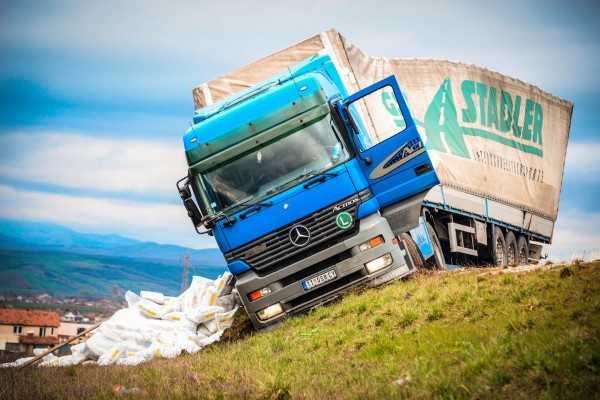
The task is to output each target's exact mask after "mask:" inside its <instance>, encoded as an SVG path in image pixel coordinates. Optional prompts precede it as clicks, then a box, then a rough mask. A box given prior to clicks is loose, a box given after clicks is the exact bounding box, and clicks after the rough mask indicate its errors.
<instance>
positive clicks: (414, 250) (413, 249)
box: [400, 233, 425, 271]
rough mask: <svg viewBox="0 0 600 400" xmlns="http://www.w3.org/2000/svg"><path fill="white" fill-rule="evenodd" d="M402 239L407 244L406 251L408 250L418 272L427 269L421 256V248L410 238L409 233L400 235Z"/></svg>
mask: <svg viewBox="0 0 600 400" xmlns="http://www.w3.org/2000/svg"><path fill="white" fill-rule="evenodd" d="M400 239H401V240H403V241H404V243H406V249H407V250H408V253H409V254H410V258H412V260H413V263H414V264H415V269H416V270H417V271H418V270H420V269H422V268H425V260H424V259H423V256H422V255H421V250H419V246H417V244H416V243H415V241H414V239H413V238H412V236H410V235H409V234H408V233H403V234H402V235H400Z"/></svg>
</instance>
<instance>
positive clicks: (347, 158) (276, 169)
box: [177, 56, 439, 329]
mask: <svg viewBox="0 0 600 400" xmlns="http://www.w3.org/2000/svg"><path fill="white" fill-rule="evenodd" d="M367 103H368V104H369V107H368V110H369V111H368V112H367V111H366V110H367V107H365V104H367ZM374 104H375V106H374ZM377 107H379V108H381V110H382V111H385V112H382V113H381V116H378V115H373V113H374V111H373V110H377ZM375 112H376V111H375ZM183 141H184V147H185V154H186V159H187V163H188V166H189V169H188V175H187V176H186V177H185V178H183V179H182V180H180V181H179V182H178V184H177V186H178V189H179V192H180V195H181V198H182V200H183V202H184V205H185V207H186V209H187V211H188V215H189V216H190V218H191V219H192V222H193V224H194V227H195V229H196V230H197V231H198V232H199V233H207V234H211V235H214V237H215V239H216V241H217V244H218V246H219V248H220V250H221V251H222V252H223V255H224V257H225V260H226V261H227V265H228V268H229V270H230V271H231V273H232V274H233V275H234V276H235V278H236V288H237V290H238V293H239V295H240V297H241V300H242V303H243V305H244V307H245V309H246V311H247V312H248V315H249V317H250V319H251V321H252V323H253V325H254V327H255V328H257V329H263V328H266V327H268V326H270V325H272V324H274V323H277V322H279V321H280V320H281V319H283V318H284V317H286V316H289V315H293V314H296V313H299V312H302V311H304V310H307V309H310V308H311V307H314V306H316V305H318V304H320V303H323V302H325V301H327V300H329V299H331V298H333V297H335V296H336V295H337V294H339V293H340V292H341V291H343V290H345V289H347V288H349V287H352V286H356V285H361V284H365V283H370V284H381V283H384V282H387V281H390V280H393V279H397V278H400V277H404V276H407V275H410V274H411V273H412V272H413V271H414V268H413V264H412V262H411V260H410V257H409V256H408V255H407V252H406V251H405V250H404V248H403V243H402V241H401V240H400V241H399V240H398V236H399V235H400V234H402V233H404V232H407V231H408V230H410V229H413V228H415V227H417V226H418V224H419V215H420V208H421V203H422V199H423V196H424V195H425V193H426V192H427V191H428V190H429V189H430V188H431V187H433V186H435V185H436V184H437V183H438V182H439V181H438V179H437V176H436V174H435V171H434V169H433V167H432V165H431V161H430V160H429V157H428V154H427V152H426V151H425V149H424V146H423V142H422V140H421V138H420V136H419V133H418V132H417V130H416V127H415V124H414V121H413V120H412V118H411V116H410V112H409V110H408V107H407V105H406V103H405V101H404V99H403V97H402V95H401V92H400V88H399V87H398V84H397V82H396V80H395V78H394V77H393V76H392V77H389V78H386V79H384V80H382V81H380V82H377V83H375V84H373V85H372V86H370V87H368V88H365V89H363V90H361V91H359V92H357V93H355V94H352V95H349V94H348V93H347V92H346V89H345V87H344V85H343V84H342V82H341V79H340V75H339V73H338V70H337V68H336V66H335V65H334V63H333V62H332V60H331V59H330V57H329V56H321V57H319V56H313V57H311V58H310V59H308V60H306V61H304V62H302V63H300V64H298V65H296V66H294V67H292V68H289V69H288V70H286V71H282V72H281V73H280V74H278V75H276V76H273V77H272V78H270V79H268V80H267V81H264V82H262V83H260V84H257V85H255V86H253V87H251V88H249V89H247V90H245V91H243V92H241V93H238V94H236V95H234V96H232V97H229V98H227V99H224V100H222V101H220V102H218V103H215V104H212V105H210V106H208V107H205V108H203V109H200V110H197V111H196V114H195V116H194V124H193V125H192V127H191V128H190V129H189V130H188V131H187V132H186V133H185V135H184V137H183ZM194 199H195V201H194Z"/></svg>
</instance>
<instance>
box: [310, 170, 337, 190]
mask: <svg viewBox="0 0 600 400" xmlns="http://www.w3.org/2000/svg"><path fill="white" fill-rule="evenodd" d="M315 175H319V177H318V178H317V179H314V180H312V181H310V182H306V183H305V184H304V186H303V188H304V189H308V188H309V187H311V186H312V185H314V184H315V183H319V182H320V183H323V182H325V180H327V177H328V176H338V173H337V172H323V173H322V174H315Z"/></svg>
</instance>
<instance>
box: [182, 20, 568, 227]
mask: <svg viewBox="0 0 600 400" xmlns="http://www.w3.org/2000/svg"><path fill="white" fill-rule="evenodd" d="M315 54H320V55H323V54H328V55H330V56H331V58H332V59H333V62H334V63H335V64H336V65H337V66H338V67H339V70H340V72H341V75H342V80H343V82H344V84H345V85H346V88H347V90H348V92H349V93H354V92H356V91H357V90H359V89H361V88H364V87H367V86H369V85H370V84H372V83H374V82H377V81H379V80H381V79H383V78H386V77H387V76H390V75H392V74H393V75H395V77H396V79H397V80H398V83H399V84H400V87H401V89H402V92H403V95H404V97H405V98H406V99H407V102H408V104H409V107H410V110H411V113H412V114H413V118H414V119H415V120H416V123H417V126H418V129H419V132H420V133H421V136H422V138H423V142H424V144H425V147H426V149H427V150H428V152H429V154H430V157H431V159H432V161H433V163H434V168H435V170H436V173H437V175H438V177H439V179H440V182H441V184H443V185H446V186H449V187H453V188H455V189H458V190H462V191H465V192H468V193H471V194H475V195H479V196H482V197H487V198H490V199H493V200H496V201H500V202H502V203H505V204H508V205H512V206H516V207H518V208H520V209H522V210H526V211H529V212H531V213H534V214H537V215H539V216H542V217H544V218H547V219H549V220H551V221H555V220H556V216H557V213H558V202H559V197H560V190H561V186H562V177H563V169H564V162H565V156H566V148H567V141H568V136H569V130H570V124H571V115H572V112H573V104H572V103H570V102H568V101H566V100H563V99H560V98H558V97H556V96H553V95H551V94H549V93H547V92H544V91H542V90H541V89H539V88H537V87H536V86H533V85H530V84H528V83H525V82H523V81H520V80H518V79H514V78H511V77H509V76H506V75H502V74H499V73H496V72H493V71H489V70H487V69H485V68H481V67H477V66H475V65H468V64H463V63H458V62H451V61H442V60H427V59H399V58H385V57H371V56H369V55H367V54H365V53H364V52H363V51H361V50H360V49H359V48H358V47H356V46H354V45H353V44H351V43H350V42H348V41H347V40H346V39H345V38H344V37H343V36H341V35H340V34H339V33H338V32H336V31H334V30H328V31H326V32H322V33H321V34H319V35H316V36H313V37H311V38H309V39H307V40H304V41H302V42H300V43H297V44H295V45H293V46H290V47H288V48H287V49H284V50H282V51H280V52H277V53H274V54H271V55H270V56H267V57H265V58H263V59H261V60H258V61H256V62H254V63H252V64H250V65H247V66H245V67H243V68H241V69H239V70H237V71H234V72H231V73H229V74H226V75H224V76H222V77H220V78H217V79H215V80H212V81H210V82H208V83H206V84H204V85H202V86H201V87H199V88H196V89H194V91H193V94H194V102H195V107H196V109H200V108H202V107H204V106H206V105H209V104H210V102H209V101H207V97H208V96H206V95H205V94H204V93H206V92H207V91H208V93H209V94H210V95H211V96H212V100H213V101H215V102H216V101H219V100H222V99H224V98H226V97H228V96H231V95H233V94H235V93H237V92H239V91H241V90H243V89H247V88H248V87H250V86H252V85H254V84H256V83H259V82H261V81H263V80H265V79H267V78H268V77H269V76H271V75H274V74H276V73H278V72H281V71H284V70H285V69H287V68H288V67H291V66H292V65H294V64H296V63H298V62H300V61H303V60H305V59H307V58H309V57H311V56H313V55H315ZM381 101H385V99H381ZM367 108H368V112H367V113H365V114H367V115H369V116H370V117H369V119H370V121H368V122H367V123H370V124H372V125H374V126H378V124H388V123H389V119H390V118H394V115H392V114H393V113H391V112H390V115H381V113H379V114H377V113H374V112H372V110H370V109H369V106H368V103H367ZM377 109H382V107H377Z"/></svg>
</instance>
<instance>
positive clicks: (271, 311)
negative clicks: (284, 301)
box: [256, 303, 283, 321]
mask: <svg viewBox="0 0 600 400" xmlns="http://www.w3.org/2000/svg"><path fill="white" fill-rule="evenodd" d="M282 312H283V307H281V304H280V303H276V304H273V305H271V306H269V307H267V308H263V309H262V310H260V311H257V312H256V316H257V317H258V319H260V320H261V321H264V320H267V319H269V318H273V317H274V316H276V315H279V314H281V313H282Z"/></svg>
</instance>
